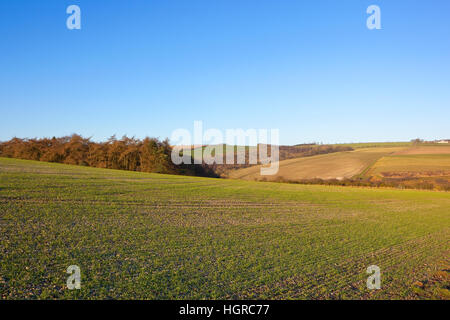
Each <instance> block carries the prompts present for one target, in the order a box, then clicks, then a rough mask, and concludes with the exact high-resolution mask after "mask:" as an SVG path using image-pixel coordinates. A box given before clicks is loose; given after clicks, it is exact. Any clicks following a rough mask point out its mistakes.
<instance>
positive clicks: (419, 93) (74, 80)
mask: <svg viewBox="0 0 450 320" xmlns="http://www.w3.org/2000/svg"><path fill="white" fill-rule="evenodd" d="M71 4H77V5H79V6H80V8H81V14H82V22H81V23H82V28H81V30H68V29H67V28H66V19H67V17H68V15H67V14H66V8H67V6H69V5H71ZM371 4H377V5H379V6H380V8H381V24H382V30H368V29H367V27H366V19H367V17H368V15H367V14H366V8H367V7H368V6H369V5H371ZM449 16H450V1H448V0H434V1H433V0H432V1H429V0H427V1H425V0H410V1H404V0H389V1H380V0H371V1H365V0H343V1H336V0H330V1H317V0H314V1H313V0H310V1H301V0H295V1H287V0H282V1H275V0H271V1H265V0H214V1H211V0H208V1H198V0H190V1H188V0H180V1H172V0H170V1H163V0H158V1H148V0H147V1H144V0H142V1H138V0H134V1H129V0H127V1H125V0H120V1H112V0H102V1H100V0H95V1H92V0H83V1H76V0H72V1H65V0H53V1H51V0H48V1H35V0H29V1H24V0H3V1H1V2H0V37H1V41H0V114H1V117H0V140H7V139H10V138H11V137H13V136H18V137H44V136H47V137H51V136H62V135H68V134H71V133H80V134H82V135H84V136H92V137H93V139H94V140H103V139H105V138H107V137H109V136H111V135H113V134H117V135H118V136H122V135H123V134H127V135H129V136H133V135H134V136H136V137H139V138H141V137H145V136H154V137H160V138H165V137H170V135H171V133H172V131H173V130H175V129H177V128H186V129H189V130H192V128H193V121H194V120H202V121H203V122H204V126H205V127H206V128H218V129H221V130H225V129H227V128H243V129H247V128H255V129H259V128H268V129H270V128H279V129H280V139H281V143H283V144H296V143H302V142H312V141H318V142H324V143H334V142H358V141H402V140H410V139H412V138H416V137H421V138H425V139H436V138H450V19H449Z"/></svg>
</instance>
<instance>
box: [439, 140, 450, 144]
mask: <svg viewBox="0 0 450 320" xmlns="http://www.w3.org/2000/svg"><path fill="white" fill-rule="evenodd" d="M438 143H448V140H441V141H438Z"/></svg>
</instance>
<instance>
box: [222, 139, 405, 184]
mask: <svg viewBox="0 0 450 320" xmlns="http://www.w3.org/2000/svg"><path fill="white" fill-rule="evenodd" d="M400 150H402V148H399V147H392V148H390V147H387V148H385V147H381V148H375V147H374V148H366V149H358V150H356V151H348V152H337V153H331V154H324V155H318V156H313V157H306V158H296V159H289V160H284V161H280V168H279V171H278V173H277V174H276V175H273V176H267V177H265V179H266V180H267V181H276V180H277V179H279V178H283V179H290V180H296V179H314V178H320V179H343V178H351V177H353V176H355V175H357V174H360V173H361V172H363V171H364V170H365V169H366V168H368V167H369V166H371V165H372V164H374V163H375V162H376V161H377V160H378V159H380V158H381V157H383V156H386V155H389V154H392V153H394V152H398V151H400ZM228 176H229V177H230V178H233V179H244V180H260V179H261V178H262V177H261V175H260V166H253V167H249V168H244V169H239V170H235V171H230V172H229V174H228Z"/></svg>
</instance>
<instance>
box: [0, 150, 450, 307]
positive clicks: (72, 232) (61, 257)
mask: <svg viewBox="0 0 450 320" xmlns="http://www.w3.org/2000/svg"><path fill="white" fill-rule="evenodd" d="M449 243H450V193H448V192H435V191H434V192H432V191H419V190H394V189H369V188H354V187H337V186H313V185H294V184H281V183H270V182H267V183H264V182H250V181H237V180H226V179H212V178H198V177H184V176H172V175H160V174H151V173H138V172H128V171H116V170H108V169H96V168H87V167H80V166H69V165H62V164H50V163H45V162H34V161H26V160H15V159H6V158H0V297H1V299H23V298H34V299H37V298H66V299H72V298H82V299H94V298H119V299H136V298H142V299H188V298H190V299H208V298H226V299H235V298H249V299H253V298H268V299H282V298H290V299H306V298H310V299H326V298H329V299H361V298H367V299H370V298H382V299H392V298H398V299H410V298H411V299H416V298H424V297H439V298H449V290H448V285H449V284H448V277H447V278H446V279H447V280H445V279H444V281H437V280H436V279H441V278H445V277H446V276H447V275H448V269H449V259H450V246H449ZM70 265H77V266H79V267H80V269H81V289H80V290H68V289H67V288H66V279H67V277H68V274H67V273H66V269H67V267H68V266H70ZM370 265H377V266H379V267H380V269H381V289H379V290H369V289H367V287H366V279H367V277H368V276H369V275H368V274H367V273H366V269H367V267H368V266H370ZM436 274H437V275H438V276H436ZM435 280H436V281H435Z"/></svg>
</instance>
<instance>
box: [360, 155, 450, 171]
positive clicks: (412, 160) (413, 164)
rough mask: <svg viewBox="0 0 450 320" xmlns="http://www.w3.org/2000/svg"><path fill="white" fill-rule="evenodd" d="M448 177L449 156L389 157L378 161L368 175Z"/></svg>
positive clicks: (449, 169) (449, 167)
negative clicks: (440, 175)
mask: <svg viewBox="0 0 450 320" xmlns="http://www.w3.org/2000/svg"><path fill="white" fill-rule="evenodd" d="M439 173H441V174H442V175H449V176H450V154H405V155H389V156H386V157H383V158H381V159H380V160H378V161H377V162H376V163H375V164H374V165H373V166H372V167H371V168H370V169H369V171H368V172H367V174H368V175H386V174H390V175H402V174H416V175H425V176H429V175H439Z"/></svg>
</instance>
